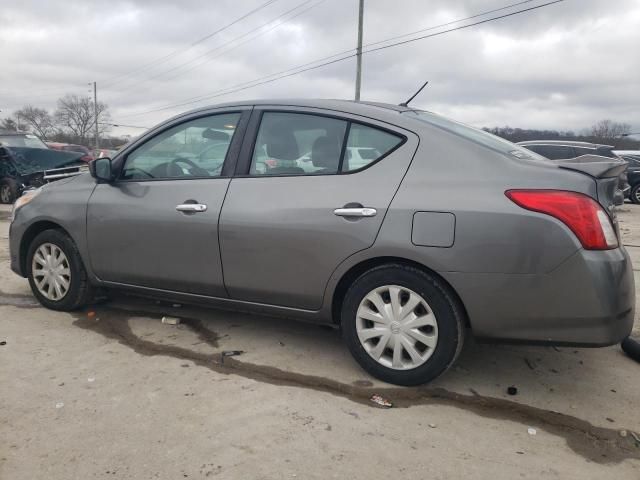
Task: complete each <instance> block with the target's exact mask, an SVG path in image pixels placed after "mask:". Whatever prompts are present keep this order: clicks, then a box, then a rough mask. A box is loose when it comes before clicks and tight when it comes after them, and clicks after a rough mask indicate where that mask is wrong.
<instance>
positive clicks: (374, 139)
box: [342, 123, 403, 172]
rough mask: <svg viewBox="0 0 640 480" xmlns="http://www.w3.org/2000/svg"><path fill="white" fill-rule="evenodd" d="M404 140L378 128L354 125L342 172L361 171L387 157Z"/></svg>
mask: <svg viewBox="0 0 640 480" xmlns="http://www.w3.org/2000/svg"><path fill="white" fill-rule="evenodd" d="M402 140H403V139H402V138H401V137H399V136H398V135H394V134H392V133H389V132H385V131H384V130H380V129H378V128H374V127H369V126H367V125H361V124H359V123H352V124H351V128H350V129H349V139H348V140H347V149H346V152H345V158H344V161H343V162H342V171H343V172H351V171H353V170H359V169H361V168H364V167H366V166H367V165H369V164H371V163H373V162H375V161H376V160H378V159H379V158H381V157H383V156H385V155H386V154H387V153H389V152H390V151H391V150H393V149H394V148H396V147H397V146H398V145H400V144H401V143H402Z"/></svg>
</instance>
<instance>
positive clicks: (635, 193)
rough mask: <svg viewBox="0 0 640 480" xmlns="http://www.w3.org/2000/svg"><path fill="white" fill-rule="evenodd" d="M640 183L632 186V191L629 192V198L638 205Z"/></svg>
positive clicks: (639, 200)
mask: <svg viewBox="0 0 640 480" xmlns="http://www.w3.org/2000/svg"><path fill="white" fill-rule="evenodd" d="M639 197H640V183H636V184H635V185H634V186H633V187H631V191H630V192H629V200H631V202H632V203H635V204H636V205H637V204H639V203H640V198H639Z"/></svg>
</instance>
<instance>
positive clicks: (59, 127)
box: [0, 94, 126, 147]
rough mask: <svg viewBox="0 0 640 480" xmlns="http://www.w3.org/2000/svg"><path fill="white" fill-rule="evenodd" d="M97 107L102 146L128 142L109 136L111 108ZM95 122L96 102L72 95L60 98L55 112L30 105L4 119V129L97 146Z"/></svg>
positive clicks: (101, 104) (2, 127)
mask: <svg viewBox="0 0 640 480" xmlns="http://www.w3.org/2000/svg"><path fill="white" fill-rule="evenodd" d="M96 108H97V113H98V135H99V136H100V144H101V146H105V147H109V146H116V145H121V144H123V143H125V141H126V140H124V139H120V138H113V137H108V136H107V133H108V132H109V130H110V122H111V115H110V114H109V107H108V106H107V105H106V104H105V103H102V102H98V104H97V106H96ZM95 121H96V119H95V108H94V103H93V101H92V100H91V99H89V98H88V97H84V96H80V95H73V94H68V95H65V96H64V97H62V98H59V99H58V102H57V105H56V109H55V110H54V111H53V112H49V111H48V110H46V109H44V108H40V107H35V106H33V105H30V104H27V105H25V106H24V107H22V108H20V109H19V110H16V111H15V112H14V113H13V115H11V116H10V117H7V118H4V119H3V120H0V129H3V130H8V131H24V132H30V133H34V134H35V135H37V136H39V137H40V138H41V139H42V140H45V141H55V142H65V143H76V144H80V145H85V146H93V144H94V140H93V139H94V134H95Z"/></svg>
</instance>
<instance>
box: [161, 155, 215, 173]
mask: <svg viewBox="0 0 640 480" xmlns="http://www.w3.org/2000/svg"><path fill="white" fill-rule="evenodd" d="M178 163H185V164H187V165H189V166H190V167H191V169H190V170H189V173H191V174H192V175H194V176H198V177H208V176H209V172H208V171H206V170H205V169H204V168H202V167H200V166H198V165H196V164H195V163H194V162H193V161H192V160H189V159H188V158H184V157H178V158H174V159H173V160H171V162H170V163H169V165H168V168H167V170H169V168H172V167H173V168H176V169H180V172H182V168H180V167H179V166H178ZM176 176H178V175H176Z"/></svg>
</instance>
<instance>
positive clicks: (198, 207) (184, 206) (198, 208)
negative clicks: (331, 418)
mask: <svg viewBox="0 0 640 480" xmlns="http://www.w3.org/2000/svg"><path fill="white" fill-rule="evenodd" d="M176 210H177V211H179V212H185V213H200V212H206V211H207V206H206V205H205V204H204V203H181V204H180V205H176Z"/></svg>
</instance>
